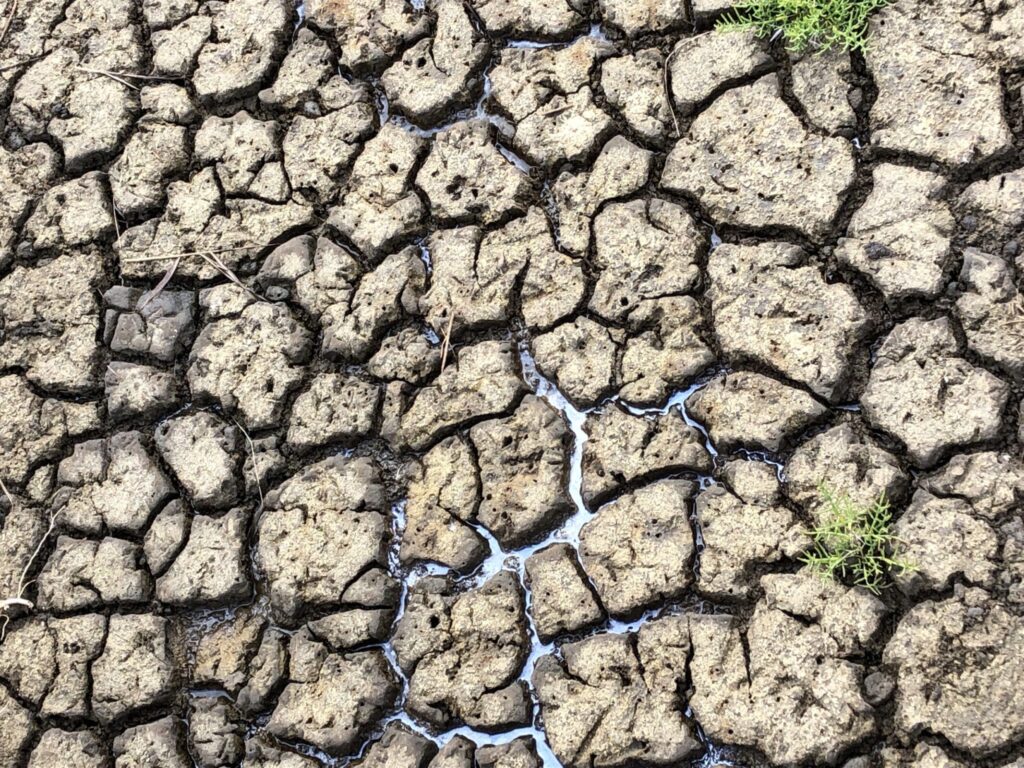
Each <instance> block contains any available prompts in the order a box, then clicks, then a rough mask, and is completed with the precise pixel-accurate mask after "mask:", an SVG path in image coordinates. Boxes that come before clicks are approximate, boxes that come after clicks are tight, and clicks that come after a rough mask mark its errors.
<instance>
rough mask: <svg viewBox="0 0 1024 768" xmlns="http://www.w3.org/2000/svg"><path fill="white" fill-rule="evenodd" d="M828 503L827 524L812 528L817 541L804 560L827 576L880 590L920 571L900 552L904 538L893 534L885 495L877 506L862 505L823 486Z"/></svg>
mask: <svg viewBox="0 0 1024 768" xmlns="http://www.w3.org/2000/svg"><path fill="white" fill-rule="evenodd" d="M819 492H820V493H821V498H822V501H823V502H824V504H825V515H824V519H823V522H822V523H821V524H820V525H818V526H817V527H816V528H815V529H814V530H812V531H808V533H809V534H810V536H811V538H812V540H813V542H814V545H813V547H812V549H811V550H810V551H809V552H807V553H805V554H804V555H803V556H801V558H800V559H801V561H802V562H804V563H806V564H807V565H809V566H810V567H811V569H812V570H815V571H817V572H818V573H820V574H821V575H822V576H824V577H827V578H831V579H835V580H837V581H848V582H851V583H853V584H855V585H859V586H862V587H864V588H865V589H868V590H869V591H871V592H873V593H874V594H876V595H877V594H879V593H880V592H881V591H882V589H884V588H885V587H888V586H889V584H890V583H891V578H892V576H893V575H894V574H895V575H902V574H904V573H909V572H911V571H913V570H915V566H914V564H913V563H911V562H909V561H908V560H905V559H904V558H902V557H901V556H900V552H899V550H900V544H901V542H900V540H899V538H898V537H897V536H896V535H895V534H894V533H893V532H892V530H891V528H890V526H891V523H892V511H891V509H890V508H889V501H888V499H886V498H885V494H884V493H883V494H882V495H880V496H879V497H878V499H876V500H875V501H874V502H872V503H871V504H867V505H864V504H858V503H857V502H855V501H853V500H852V499H851V498H850V496H849V494H846V493H843V494H837V493H835V492H834V491H833V490H831V489H830V488H829V487H828V486H826V485H824V484H822V485H821V486H820V487H819Z"/></svg>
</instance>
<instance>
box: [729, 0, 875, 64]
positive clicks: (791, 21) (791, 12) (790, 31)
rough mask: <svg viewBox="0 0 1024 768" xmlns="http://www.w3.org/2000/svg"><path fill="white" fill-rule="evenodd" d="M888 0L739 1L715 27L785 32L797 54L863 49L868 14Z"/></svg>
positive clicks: (758, 32) (775, 33) (763, 34)
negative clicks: (834, 49) (835, 49)
mask: <svg viewBox="0 0 1024 768" xmlns="http://www.w3.org/2000/svg"><path fill="white" fill-rule="evenodd" d="M888 1H889V0H739V2H738V3H736V5H735V6H733V8H732V10H731V11H729V12H728V13H727V14H726V15H725V16H724V17H723V18H722V20H721V21H719V22H718V25H717V26H716V29H717V30H719V31H720V32H724V31H731V30H737V29H753V30H754V31H755V34H756V35H757V36H758V37H770V38H772V39H774V38H775V37H776V36H778V35H782V36H783V38H785V41H786V49H787V50H789V51H792V52H794V53H802V52H804V51H809V50H811V51H827V50H830V49H832V48H838V49H841V50H844V51H863V50H864V45H865V36H866V35H867V31H868V16H870V15H871V14H872V13H873V12H874V11H876V10H878V9H879V8H881V7H883V6H884V5H886V4H887V3H888Z"/></svg>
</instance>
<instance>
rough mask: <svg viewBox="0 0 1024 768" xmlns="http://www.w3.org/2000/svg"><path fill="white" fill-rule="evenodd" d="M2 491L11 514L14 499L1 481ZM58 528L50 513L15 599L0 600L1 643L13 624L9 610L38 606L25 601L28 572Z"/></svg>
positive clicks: (23, 572)
mask: <svg viewBox="0 0 1024 768" xmlns="http://www.w3.org/2000/svg"><path fill="white" fill-rule="evenodd" d="M0 490H2V491H3V494H4V496H6V497H7V503H8V504H9V505H10V508H11V512H14V497H13V496H12V495H11V492H10V491H8V490H7V486H6V485H4V481H3V480H2V479H0ZM56 526H57V512H56V511H53V512H51V513H50V523H49V525H48V526H47V527H46V530H45V531H43V535H42V536H41V537H40V539H39V542H38V543H37V544H36V548H35V549H34V550H33V551H32V555H31V556H30V557H29V559H28V561H27V562H26V563H25V567H24V568H22V570H21V577H20V578H19V579H18V587H17V591H16V592H15V595H14V597H4V598H0V617H2V618H3V623H2V624H0V642H3V640H4V638H5V637H7V625H8V624H10V622H11V615H10V613H9V610H10V609H11V608H13V607H15V606H21V607H22V608H27V609H28V610H30V611H31V610H33V609H34V608H35V607H36V606H35V603H33V602H32V601H31V600H26V599H25V590H26V589H28V588H29V587H30V586H31V585H32V582H31V581H27V579H28V572H29V571H30V570H31V569H32V564H33V563H34V562H35V561H36V558H37V557H39V553H40V552H42V551H43V544H45V543H46V540H47V539H48V538H49V537H50V534H51V533H53V529H54V528H55V527H56Z"/></svg>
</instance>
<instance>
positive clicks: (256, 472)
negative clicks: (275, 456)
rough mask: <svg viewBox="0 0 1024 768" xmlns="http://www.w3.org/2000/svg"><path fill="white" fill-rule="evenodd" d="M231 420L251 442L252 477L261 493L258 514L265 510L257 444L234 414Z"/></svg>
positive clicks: (257, 490)
mask: <svg viewBox="0 0 1024 768" xmlns="http://www.w3.org/2000/svg"><path fill="white" fill-rule="evenodd" d="M231 420H232V421H233V422H235V426H236V427H238V429H239V430H240V431H241V433H242V434H243V435H245V441H246V442H247V443H248V444H249V455H250V456H251V457H252V479H253V480H255V481H256V492H257V493H258V494H259V495H260V506H259V509H258V510H256V512H257V514H258V513H259V512H261V511H262V510H263V484H262V483H260V467H259V460H258V459H257V458H256V444H255V443H253V441H252V437H251V436H250V435H249V432H248V431H247V430H246V428H245V427H243V426H242V425H241V424H240V423H239V422H238V419H236V418H235V417H234V416H232V417H231Z"/></svg>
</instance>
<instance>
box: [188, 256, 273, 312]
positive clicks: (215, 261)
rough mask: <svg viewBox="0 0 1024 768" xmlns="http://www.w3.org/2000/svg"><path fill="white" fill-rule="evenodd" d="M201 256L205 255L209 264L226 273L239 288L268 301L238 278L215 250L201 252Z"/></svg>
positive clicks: (204, 258)
mask: <svg viewBox="0 0 1024 768" xmlns="http://www.w3.org/2000/svg"><path fill="white" fill-rule="evenodd" d="M200 256H202V257H203V260H204V261H205V262H206V263H207V264H209V265H210V266H211V267H213V268H214V269H216V270H217V271H218V272H220V273H221V274H222V275H224V277H226V278H227V279H228V280H230V281H231V282H232V283H234V284H235V285H237V286H238V287H239V288H241V289H242V290H243V291H245V292H246V293H248V294H249V295H250V296H252V297H253V298H254V299H256V300H257V301H266V299H264V298H263V297H262V296H260V295H259V294H258V293H256V291H254V290H253V289H252V288H250V287H249V286H247V285H246V284H245V283H243V282H242V281H241V280H240V279H239V278H238V275H236V274H235V273H234V272H233V271H232V269H231V267H229V266H228V265H227V264H225V263H224V262H223V261H221V260H220V258H219V257H218V256H217V255H215V254H214V253H213V252H210V253H202V254H200Z"/></svg>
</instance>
